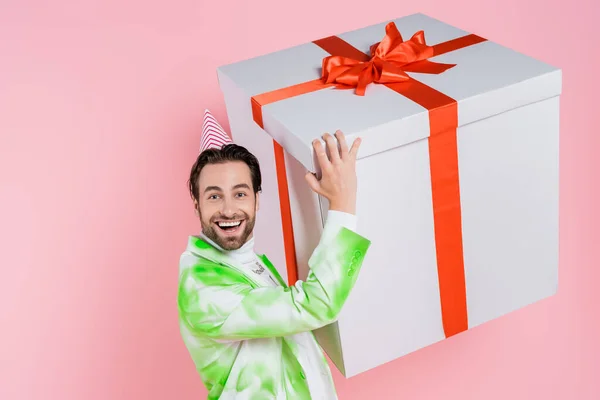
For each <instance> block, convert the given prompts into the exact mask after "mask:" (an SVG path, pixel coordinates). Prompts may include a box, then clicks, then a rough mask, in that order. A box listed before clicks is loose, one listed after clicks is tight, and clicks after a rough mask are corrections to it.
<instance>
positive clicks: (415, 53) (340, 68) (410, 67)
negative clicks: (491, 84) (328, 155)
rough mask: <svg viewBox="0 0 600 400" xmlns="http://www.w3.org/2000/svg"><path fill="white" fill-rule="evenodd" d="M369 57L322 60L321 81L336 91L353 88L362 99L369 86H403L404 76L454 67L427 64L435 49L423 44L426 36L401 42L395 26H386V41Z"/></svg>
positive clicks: (374, 46)
mask: <svg viewBox="0 0 600 400" xmlns="http://www.w3.org/2000/svg"><path fill="white" fill-rule="evenodd" d="M370 53H371V58H370V59H369V60H367V61H361V60H358V59H354V58H350V57H340V56H328V57H325V58H324V59H323V69H322V73H321V79H322V80H323V82H325V83H327V84H332V83H333V84H337V85H336V86H338V87H345V88H352V87H353V88H356V94H357V95H359V96H363V95H364V94H365V91H366V88H367V86H368V85H369V84H371V83H397V82H405V81H407V80H409V79H410V77H409V76H408V75H407V73H406V72H420V73H425V74H441V73H442V72H444V71H446V70H447V69H449V68H452V67H454V66H455V64H443V63H437V62H433V61H430V60H428V59H429V58H431V57H433V56H434V48H433V47H432V46H428V45H427V43H426V42H425V33H424V32H423V31H418V32H416V33H415V34H414V35H413V36H412V37H411V38H410V39H409V40H407V41H404V40H403V39H402V35H401V34H400V31H398V28H397V27H396V24H395V23H394V22H390V23H389V24H387V25H386V27H385V37H384V38H383V39H382V40H381V42H379V43H375V44H373V45H372V46H371V48H370Z"/></svg>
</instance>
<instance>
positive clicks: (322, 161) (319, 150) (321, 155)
mask: <svg viewBox="0 0 600 400" xmlns="http://www.w3.org/2000/svg"><path fill="white" fill-rule="evenodd" d="M313 148H314V149H315V153H316V154H317V161H319V165H320V166H321V170H324V169H325V168H327V167H328V166H329V164H330V162H329V159H328V158H327V153H326V152H325V147H324V146H323V144H322V143H321V141H319V140H318V139H315V140H314V141H313Z"/></svg>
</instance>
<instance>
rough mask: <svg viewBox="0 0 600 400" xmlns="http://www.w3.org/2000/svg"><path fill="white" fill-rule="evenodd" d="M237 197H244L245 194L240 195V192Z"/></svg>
mask: <svg viewBox="0 0 600 400" xmlns="http://www.w3.org/2000/svg"><path fill="white" fill-rule="evenodd" d="M237 196H238V197H244V196H246V193H241V192H240V193H238V194H237Z"/></svg>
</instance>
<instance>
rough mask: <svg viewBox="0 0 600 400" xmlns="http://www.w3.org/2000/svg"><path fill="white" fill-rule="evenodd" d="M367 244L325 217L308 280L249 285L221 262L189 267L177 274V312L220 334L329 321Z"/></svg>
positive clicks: (200, 331) (196, 328) (302, 328)
mask: <svg viewBox="0 0 600 400" xmlns="http://www.w3.org/2000/svg"><path fill="white" fill-rule="evenodd" d="M338 217H339V216H338ZM328 222H329V219H328ZM370 244H371V242H370V241H369V240H368V239H366V238H364V237H362V236H361V235H359V234H357V233H355V232H354V231H352V230H351V229H348V228H347V227H346V226H344V224H341V225H340V224H337V225H336V224H334V223H332V224H329V225H328V224H327V223H326V226H325V229H324V231H323V234H322V236H321V240H320V242H319V244H318V245H317V247H316V249H315V250H314V252H313V254H312V255H311V257H310V259H309V261H308V264H309V267H310V272H309V274H308V277H307V279H306V281H298V282H296V284H295V285H293V286H290V287H287V288H286V287H281V286H280V287H259V288H253V287H252V286H251V284H250V282H247V281H241V280H240V276H239V273H237V272H236V271H233V270H230V269H228V268H225V267H223V266H218V265H213V264H211V265H208V264H207V265H202V264H200V265H196V266H194V267H190V268H188V269H186V271H184V272H183V274H182V276H181V278H180V287H179V294H178V306H179V314H180V318H181V319H182V320H183V322H184V323H185V324H186V325H187V326H188V328H189V329H190V331H191V332H193V333H194V334H196V335H202V336H207V337H211V338H213V339H218V340H245V339H252V338H266V337H278V336H286V335H292V334H295V333H299V332H307V331H312V330H315V329H317V328H320V327H322V326H325V325H328V324H330V323H332V322H334V321H335V320H336V318H337V316H338V314H339V312H340V310H341V309H342V306H343V305H344V303H345V301H346V299H347V298H348V295H349V294H350V291H351V289H352V288H353V286H354V284H355V282H356V279H357V277H358V274H359V270H360V268H361V265H362V262H363V259H364V256H365V254H366V252H367V250H368V248H369V246H370Z"/></svg>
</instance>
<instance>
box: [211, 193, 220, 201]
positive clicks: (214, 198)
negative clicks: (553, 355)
mask: <svg viewBox="0 0 600 400" xmlns="http://www.w3.org/2000/svg"><path fill="white" fill-rule="evenodd" d="M218 198H219V195H217V194H213V195H211V196H210V197H209V199H210V200H216V199H218Z"/></svg>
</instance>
